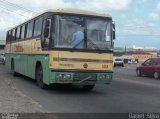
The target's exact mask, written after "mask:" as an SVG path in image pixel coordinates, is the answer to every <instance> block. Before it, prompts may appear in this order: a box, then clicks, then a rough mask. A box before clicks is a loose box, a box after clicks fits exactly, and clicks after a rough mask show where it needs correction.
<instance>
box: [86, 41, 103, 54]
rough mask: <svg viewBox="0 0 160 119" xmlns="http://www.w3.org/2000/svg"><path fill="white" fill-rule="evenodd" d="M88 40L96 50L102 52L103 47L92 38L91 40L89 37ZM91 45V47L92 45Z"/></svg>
mask: <svg viewBox="0 0 160 119" xmlns="http://www.w3.org/2000/svg"><path fill="white" fill-rule="evenodd" d="M87 41H89V42H90V43H91V44H92V46H93V47H94V48H96V50H98V51H99V52H100V53H101V49H100V48H99V47H98V45H97V44H95V43H94V42H93V41H92V40H90V39H87ZM92 46H91V47H92Z"/></svg>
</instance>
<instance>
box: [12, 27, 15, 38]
mask: <svg viewBox="0 0 160 119" xmlns="http://www.w3.org/2000/svg"><path fill="white" fill-rule="evenodd" d="M14 40H15V29H13V31H12V41H14Z"/></svg>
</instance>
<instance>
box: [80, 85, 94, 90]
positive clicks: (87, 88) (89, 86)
mask: <svg viewBox="0 0 160 119" xmlns="http://www.w3.org/2000/svg"><path fill="white" fill-rule="evenodd" d="M94 87H95V85H84V86H83V89H84V90H86V91H89V90H92V89H93V88H94Z"/></svg>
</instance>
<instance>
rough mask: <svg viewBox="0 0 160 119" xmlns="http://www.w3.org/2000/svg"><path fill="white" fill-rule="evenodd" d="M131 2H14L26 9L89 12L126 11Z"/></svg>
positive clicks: (63, 0) (111, 0)
mask: <svg viewBox="0 0 160 119" xmlns="http://www.w3.org/2000/svg"><path fill="white" fill-rule="evenodd" d="M10 1H11V0H10ZM131 1H132V0H92V1H91V0H77V1H75V2H73V1H72V2H71V1H69V0H68V1H67V0H32V1H29V0H14V1H11V2H14V3H15V4H19V5H23V6H25V7H26V8H34V9H38V10H40V11H41V9H56V8H79V9H90V10H107V9H112V10H126V9H127V8H128V6H129V5H130V3H131Z"/></svg>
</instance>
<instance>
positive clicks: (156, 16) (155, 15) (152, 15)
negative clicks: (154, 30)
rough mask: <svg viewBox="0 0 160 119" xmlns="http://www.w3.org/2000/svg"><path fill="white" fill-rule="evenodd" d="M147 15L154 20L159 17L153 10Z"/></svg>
mask: <svg viewBox="0 0 160 119" xmlns="http://www.w3.org/2000/svg"><path fill="white" fill-rule="evenodd" d="M149 17H150V18H151V19H152V20H154V21H157V20H159V19H160V16H159V14H157V13H156V12H155V13H154V12H152V13H150V15H149Z"/></svg>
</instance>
